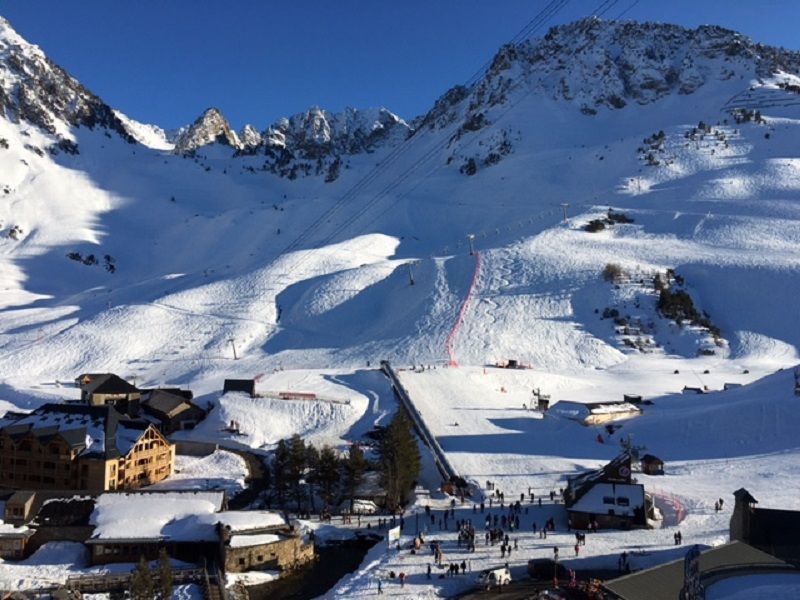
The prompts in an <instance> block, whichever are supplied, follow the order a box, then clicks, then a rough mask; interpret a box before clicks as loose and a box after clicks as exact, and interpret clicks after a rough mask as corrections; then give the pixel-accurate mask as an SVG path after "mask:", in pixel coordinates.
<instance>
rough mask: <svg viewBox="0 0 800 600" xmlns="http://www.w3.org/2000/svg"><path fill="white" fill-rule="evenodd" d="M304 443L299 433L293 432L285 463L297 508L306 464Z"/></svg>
mask: <svg viewBox="0 0 800 600" xmlns="http://www.w3.org/2000/svg"><path fill="white" fill-rule="evenodd" d="M307 458H308V457H307V453H306V443H305V442H304V441H303V438H301V437H300V436H299V435H297V434H294V435H293V436H292V437H291V439H290V440H289V461H288V463H287V469H286V475H287V479H288V484H289V488H290V489H291V492H292V497H293V498H294V500H295V502H296V503H297V510H300V503H301V501H302V500H303V496H304V493H303V485H302V482H303V475H305V470H306V467H307V466H308V464H307Z"/></svg>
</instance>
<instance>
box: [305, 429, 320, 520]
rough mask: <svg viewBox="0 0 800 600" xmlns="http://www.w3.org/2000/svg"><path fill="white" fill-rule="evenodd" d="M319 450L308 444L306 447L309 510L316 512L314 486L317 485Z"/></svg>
mask: <svg viewBox="0 0 800 600" xmlns="http://www.w3.org/2000/svg"><path fill="white" fill-rule="evenodd" d="M319 475H320V472H319V450H317V449H316V448H315V447H314V446H312V445H311V444H309V445H308V446H306V484H307V486H308V500H309V502H310V503H311V510H312V511H314V510H316V508H315V505H314V494H315V486H317V485H319Z"/></svg>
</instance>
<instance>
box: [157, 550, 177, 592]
mask: <svg viewBox="0 0 800 600" xmlns="http://www.w3.org/2000/svg"><path fill="white" fill-rule="evenodd" d="M173 579H174V576H173V575H172V563H171V562H170V560H169V554H167V550H166V549H165V548H162V549H161V550H160V551H159V553H158V591H159V594H160V597H161V600H172V584H173Z"/></svg>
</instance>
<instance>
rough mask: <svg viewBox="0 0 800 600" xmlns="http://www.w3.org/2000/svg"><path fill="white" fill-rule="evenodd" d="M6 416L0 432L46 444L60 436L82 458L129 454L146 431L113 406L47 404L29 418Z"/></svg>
mask: <svg viewBox="0 0 800 600" xmlns="http://www.w3.org/2000/svg"><path fill="white" fill-rule="evenodd" d="M6 417H7V418H5V419H4V420H3V421H2V422H1V423H0V431H2V432H3V433H6V434H7V435H9V436H11V437H12V438H20V437H23V436H25V435H28V434H31V435H33V436H35V437H36V438H38V439H39V441H40V443H47V442H48V441H49V440H50V439H52V438H54V437H55V436H56V435H57V436H59V437H60V438H61V439H63V440H64V441H65V442H66V443H67V444H68V445H69V446H70V448H72V449H73V450H79V451H80V454H81V455H83V456H89V455H97V456H105V457H106V458H114V457H117V456H124V455H126V454H128V453H129V452H130V451H131V449H132V448H133V446H134V445H135V444H136V442H137V441H138V440H139V439H140V438H141V436H142V433H143V431H144V429H145V428H146V425H145V424H144V423H141V422H135V421H132V420H130V419H126V418H125V417H124V416H123V415H121V414H120V413H119V412H117V411H116V410H115V409H114V407H112V406H87V405H83V404H45V405H43V406H41V407H39V408H38V409H36V410H35V411H34V412H32V413H29V414H27V415H22V416H11V417H9V416H8V415H6Z"/></svg>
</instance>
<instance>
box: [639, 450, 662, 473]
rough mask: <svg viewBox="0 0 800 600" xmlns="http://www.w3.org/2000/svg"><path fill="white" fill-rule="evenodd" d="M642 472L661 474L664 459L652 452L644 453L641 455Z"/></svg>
mask: <svg viewBox="0 0 800 600" xmlns="http://www.w3.org/2000/svg"><path fill="white" fill-rule="evenodd" d="M642 473H644V474H645V475H663V474H664V461H663V460H661V459H660V458H658V457H657V456H653V455H652V454H645V455H644V456H643V457H642Z"/></svg>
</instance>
